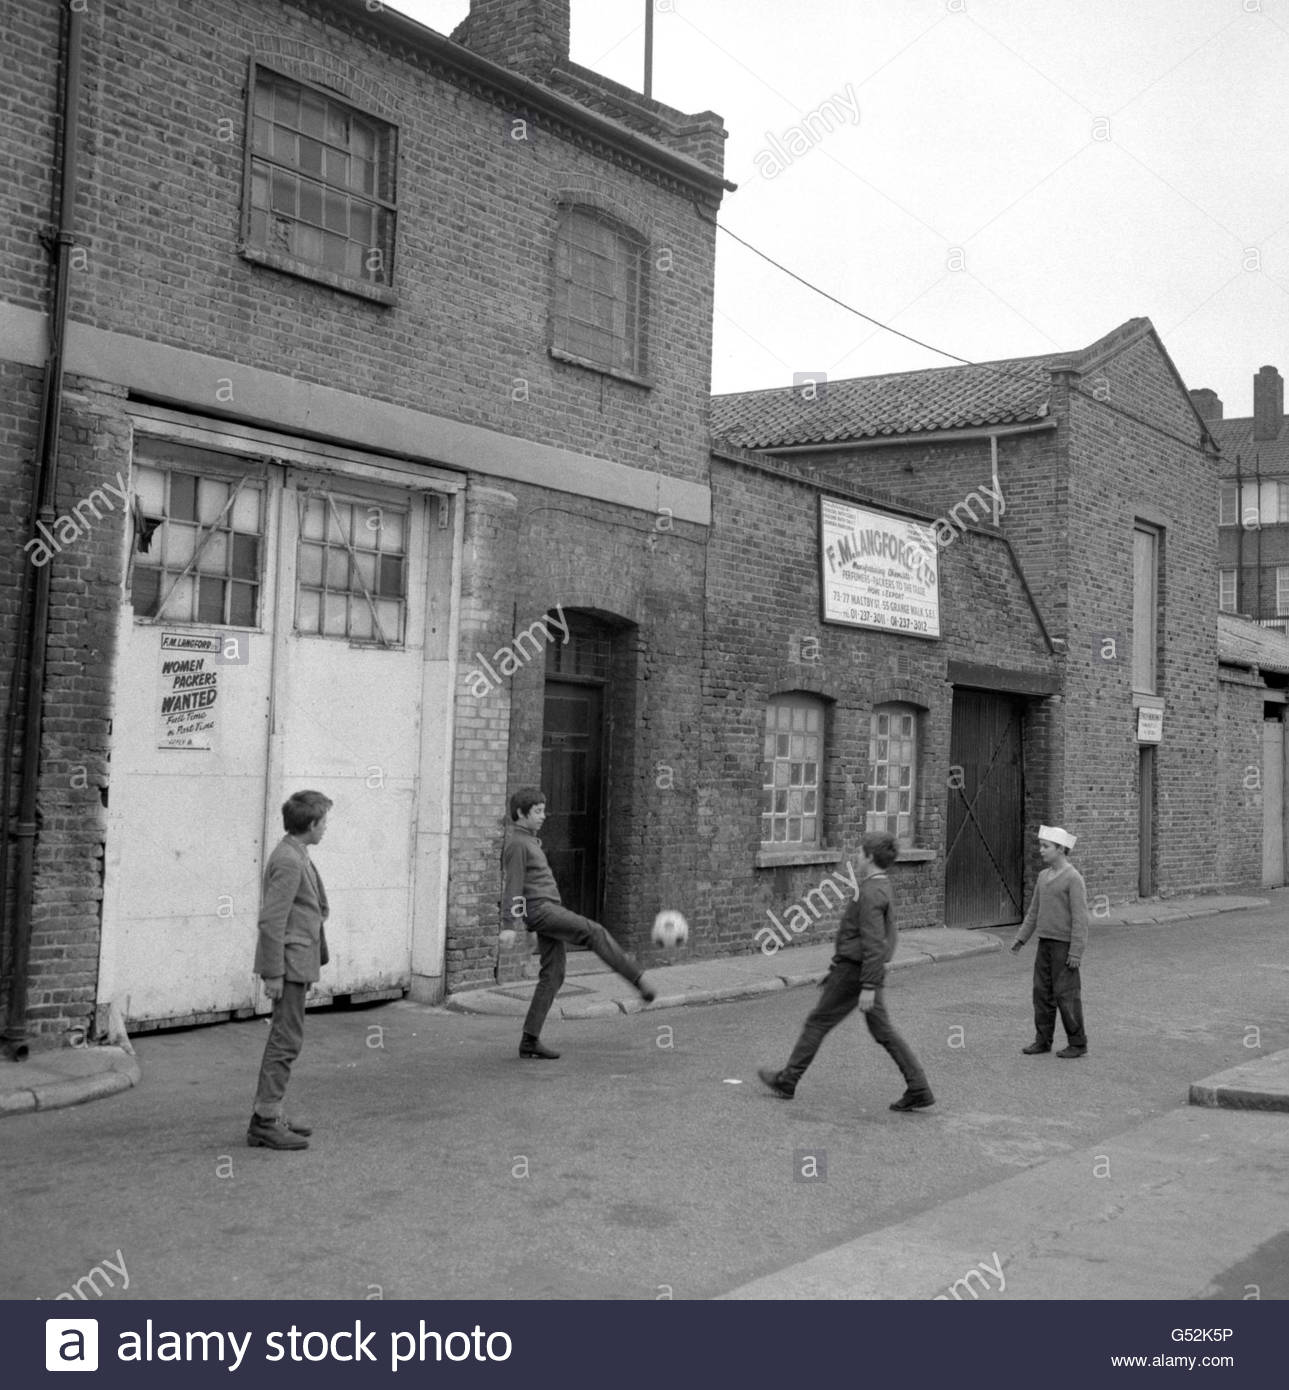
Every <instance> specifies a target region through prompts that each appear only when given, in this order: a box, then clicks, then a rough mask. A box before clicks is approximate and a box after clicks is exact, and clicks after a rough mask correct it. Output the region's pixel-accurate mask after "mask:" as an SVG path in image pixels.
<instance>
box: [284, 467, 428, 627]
mask: <svg viewBox="0 0 1289 1390" xmlns="http://www.w3.org/2000/svg"><path fill="white" fill-rule="evenodd" d="M299 509H300V543H299V551H298V559H297V568H296V607H295V629H296V631H297V632H301V633H308V634H310V635H312V636H317V637H340V638H345V639H347V640H349V641H354V642H374V643H378V644H379V645H381V646H383V647H393V646H398V645H400V644H401V643H402V641H403V624H404V619H405V616H406V608H407V534H408V513H407V512H406V511H399V510H397V509H396V508H392V507H388V506H385V505H383V504H382V505H381V506H376V505H375V504H374V503H371V502H360V501H355V500H349V501H347V500H345V499H343V498H340V497H333V496H332V495H331V494H330V493H325V492H323V493H319V492H308V493H301V494H300V495H299Z"/></svg>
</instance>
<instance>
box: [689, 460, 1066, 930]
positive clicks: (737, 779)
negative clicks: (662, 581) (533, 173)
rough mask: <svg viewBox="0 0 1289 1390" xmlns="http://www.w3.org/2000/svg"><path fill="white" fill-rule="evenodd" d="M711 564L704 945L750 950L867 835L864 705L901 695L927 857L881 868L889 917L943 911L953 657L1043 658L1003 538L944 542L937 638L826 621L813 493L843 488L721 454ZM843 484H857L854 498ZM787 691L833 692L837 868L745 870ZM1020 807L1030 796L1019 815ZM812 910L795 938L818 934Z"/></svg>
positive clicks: (1041, 736)
mask: <svg viewBox="0 0 1289 1390" xmlns="http://www.w3.org/2000/svg"><path fill="white" fill-rule="evenodd" d="M712 487H713V526H712V535H711V543H710V548H709V554H708V571H707V589H706V593H707V605H706V606H707V632H706V638H705V646H704V657H703V672H702V678H703V704H704V727H703V735H702V748H703V774H702V787H703V794H702V796H701V798H700V801H699V813H698V836H697V839H698V847H699V863H700V865H701V866H702V877H701V878H700V880H699V882H698V884H697V885H696V887H697V889H698V892H697V898H696V900H697V901H698V902H700V903H701V904H702V906H701V907H700V908H699V909H698V911H697V913H696V915H697V917H698V920H699V922H700V924H701V929H702V939H703V942H704V946H705V948H706V949H708V950H711V951H713V952H720V953H722V954H736V953H740V952H744V951H748V950H752V949H756V942H755V933H756V931H757V930H758V928H760V927H763V926H766V925H768V924H769V920H770V919H769V917H768V915H767V914H768V913H769V912H770V911H774V912H775V913H776V914H777V915H778V916H779V918H780V920H782V918H783V916H784V915H785V914H786V912H787V911H788V909H789V908H790V906H791V904H792V903H794V902H797V901H800V900H801V899H802V898H803V897H804V896H805V894H806V893H808V892H809V891H810V890H812V889H814V888H816V887H817V886H818V885H819V884H820V882H821V881H822V880H824V878H825V877H826V876H827V875H828V874H829V873H831V872H833V870H834V869H835V870H836V871H837V872H839V873H841V874H844V873H845V866H846V859H847V857H848V856H849V855H850V854H851V853H853V850H854V847H855V845H856V843H857V842H858V839H859V837H860V835H861V834H862V833H863V826H864V813H865V810H866V791H865V788H866V784H867V777H868V764H869V728H870V722H869V721H870V715H871V711H872V707H873V705H874V704H875V703H881V702H884V701H888V700H909V701H912V702H914V703H917V704H919V705H921V706H923V707H924V709H925V713H924V714H923V716H922V718H921V721H920V739H921V749H920V762H919V767H918V778H919V790H918V795H917V798H916V800H917V807H918V834H917V843H918V846H919V847H925V848H926V849H928V850H930V851H931V857H930V858H929V859H928V860H926V861H923V862H901V863H900V864H898V865H897V866H896V867H895V868H894V869H893V870H892V879H893V883H894V887H895V892H896V895H897V898H898V902H899V916H900V921H901V922H902V923H903V924H904V925H906V926H920V925H930V924H937V923H942V922H943V920H944V918H943V908H944V857H943V855H944V838H945V814H946V804H947V794H948V793H947V788H948V783H949V778H950V758H949V734H950V722H951V713H952V687H951V686H950V685H949V684H948V683H947V673H948V662H949V661H950V660H953V659H956V660H961V661H970V662H977V663H985V664H995V665H999V666H1005V667H1009V668H1012V669H1024V670H1028V671H1031V672H1035V673H1047V672H1050V671H1052V670H1053V669H1054V665H1055V663H1054V662H1053V660H1052V658H1051V656H1050V654H1049V652H1048V649H1047V646H1046V643H1045V642H1044V640H1043V638H1042V635H1041V633H1040V631H1039V628H1038V625H1037V622H1036V621H1035V619H1034V616H1033V613H1032V611H1031V610H1030V608H1029V605H1028V603H1027V601H1026V600H1025V597H1024V594H1023V592H1022V590H1021V586H1020V583H1019V580H1018V579H1017V577H1016V574H1015V571H1014V569H1013V567H1012V563H1011V560H1010V557H1009V556H1008V554H1007V551H1006V548H1005V547H1004V546H1003V545H1002V544H1001V543H1000V542H999V541H997V540H996V539H993V538H991V537H989V536H986V535H980V534H977V533H974V532H968V533H966V534H964V535H962V536H961V537H960V538H959V539H958V540H956V541H955V542H954V543H953V544H952V545H950V546H948V547H947V548H946V549H944V550H943V551H941V553H940V597H941V627H942V631H943V633H944V637H943V639H942V640H941V641H927V640H919V639H916V638H909V637H901V636H896V635H894V634H890V633H884V632H876V631H872V630H866V629H859V628H849V627H842V626H838V625H835V624H824V623H822V622H821V621H820V618H819V613H820V607H819V569H818V544H819V536H818V495H819V492H820V491H821V490H824V491H828V492H830V493H831V494H832V495H843V496H844V495H847V494H848V491H849V490H848V489H846V488H845V487H844V485H842V484H831V485H822V487H821V485H819V484H815V483H812V482H811V481H809V480H807V479H805V478H800V477H792V476H790V475H786V474H784V475H776V474H775V473H773V472H770V471H767V470H766V469H765V468H760V467H757V466H755V465H749V464H741V463H735V462H730V461H724V460H722V461H717V462H714V464H713V469H712ZM851 495H853V494H851ZM788 691H803V692H810V693H815V694H818V695H820V696H822V697H824V699H825V700H826V701H828V715H827V726H826V736H827V753H826V757H827V768H826V775H827V790H826V795H825V802H824V805H825V822H826V826H827V831H826V838H827V843H828V844H829V845H831V846H834V847H836V848H839V849H841V850H842V851H843V858H842V861H841V862H840V863H838V864H837V865H835V866H830V865H827V864H808V865H801V866H794V867H787V868H784V867H774V868H756V867H755V866H754V858H755V855H756V853H757V851H758V850H759V849H760V847H761V846H760V841H761V829H760V816H761V798H762V791H761V783H762V766H763V763H762V754H763V749H762V743H763V736H764V719H765V706H766V702H767V701H768V700H769V698H770V697H771V696H772V695H775V694H779V693H785V692H788ZM1041 706H1042V702H1034V703H1032V704H1031V706H1030V708H1031V717H1030V719H1029V720H1028V721H1027V728H1028V732H1027V738H1028V740H1029V750H1028V751H1029V753H1030V756H1031V757H1034V758H1036V759H1037V760H1038V761H1039V762H1040V763H1041V762H1042V761H1043V760H1044V759H1045V756H1046V749H1045V748H1044V746H1043V744H1044V741H1045V738H1046V723H1045V721H1044V720H1043V719H1042V718H1040V717H1034V714H1033V712H1034V711H1036V710H1038V709H1040V708H1041ZM1030 814H1031V810H1030V808H1027V818H1028V816H1029V815H1030ZM834 929H835V918H830V919H821V920H820V921H819V922H818V923H816V924H815V926H814V927H813V928H812V929H811V930H810V931H808V932H805V933H803V934H802V936H801V938H800V940H801V941H802V942H807V943H808V942H811V941H816V940H823V939H827V938H828V936H829V935H830V934H831V932H832V931H833V930H834Z"/></svg>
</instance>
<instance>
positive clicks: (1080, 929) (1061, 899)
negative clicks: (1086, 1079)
mask: <svg viewBox="0 0 1289 1390" xmlns="http://www.w3.org/2000/svg"><path fill="white" fill-rule="evenodd" d="M1076 843H1077V836H1074V835H1071V834H1070V832H1069V831H1068V830H1063V829H1062V828H1061V827H1060V826H1059V825H1040V826H1039V827H1038V852H1039V854H1040V855H1041V856H1042V859H1043V863H1044V865H1045V867H1044V869H1043V870H1042V872H1041V873H1040V874H1039V876H1038V882H1037V883H1036V884H1035V885H1034V896H1033V898H1031V899H1030V904H1029V911H1028V912H1027V913H1026V914H1025V920H1024V921H1023V922H1022V923H1021V924H1020V927H1019V928H1018V930H1017V932H1016V939H1015V940H1014V941H1013V942H1012V951H1013V952H1017V951H1019V950H1020V948H1021V947H1022V946H1023V945H1024V944H1025V943H1026V942H1027V941H1028V940H1029V938H1030V937H1031V936H1032V935H1033V933H1034V930H1035V928H1037V929H1038V954H1037V955H1036V956H1035V958H1034V1041H1033V1042H1032V1043H1030V1045H1029V1046H1028V1047H1022V1048H1021V1051H1022V1052H1023V1053H1025V1055H1026V1056H1028V1057H1033V1056H1036V1055H1037V1054H1039V1053H1041V1052H1050V1051H1051V1050H1052V1034H1053V1032H1054V1031H1055V1028H1056V1011H1057V1010H1058V1009H1059V1010H1060V1011H1061V1023H1062V1024H1063V1025H1064V1027H1065V1042H1066V1046H1065V1047H1063V1048H1062V1049H1061V1050H1060V1052H1058V1053H1057V1054H1056V1055H1057V1056H1058V1057H1064V1058H1066V1059H1070V1058H1074V1057H1086V1056H1087V1051H1088V1038H1087V1034H1086V1033H1085V1032H1084V1030H1083V997H1082V977H1081V976H1080V974H1079V966H1080V964H1081V963H1082V961H1083V951H1084V948H1085V947H1086V946H1087V944H1088V891H1087V888H1086V887H1085V886H1084V883H1083V875H1082V874H1081V873H1079V871H1078V870H1077V869H1076V868H1075V867H1074V865H1073V864H1071V863H1070V860H1069V853H1070V851H1071V850H1072V849H1073V848H1074V846H1075V844H1076Z"/></svg>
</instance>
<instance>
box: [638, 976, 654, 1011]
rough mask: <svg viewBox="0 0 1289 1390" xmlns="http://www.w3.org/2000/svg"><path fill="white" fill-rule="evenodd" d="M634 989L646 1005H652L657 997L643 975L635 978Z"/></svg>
mask: <svg viewBox="0 0 1289 1390" xmlns="http://www.w3.org/2000/svg"><path fill="white" fill-rule="evenodd" d="M636 989H637V990H638V991H639V993H640V997H641V999H643V1000H644V1001H645V1003H646V1004H652V1003H653V1001H654V1000H655V999H657V997H658V991H657V990H656V989H654V987H653V986H652V985H651V984H650V983H649V982H648V981H647V980H646V979H645V977H644V976H643V975H640V976H637V978H636Z"/></svg>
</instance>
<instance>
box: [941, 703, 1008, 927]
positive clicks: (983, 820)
mask: <svg viewBox="0 0 1289 1390" xmlns="http://www.w3.org/2000/svg"><path fill="white" fill-rule="evenodd" d="M1023 711H1024V705H1023V703H1022V702H1021V701H1019V700H1016V699H1013V698H1011V697H1010V696H1007V695H994V694H990V693H987V692H985V691H982V690H955V691H954V692H953V730H952V733H951V735H950V749H949V761H950V763H951V764H952V767H951V769H950V775H949V827H948V840H947V849H946V853H945V871H944V872H945V883H944V920H945V923H946V925H948V926H950V927H997V926H1004V925H1006V924H1008V923H1011V922H1019V921H1020V919H1021V918H1022V917H1023V916H1024V915H1025V907H1024V903H1023V902H1022V899H1021V894H1022V891H1023V885H1024V874H1025V863H1024V833H1025V779H1024V769H1023V768H1022V766H1021V720H1022V718H1023Z"/></svg>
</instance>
